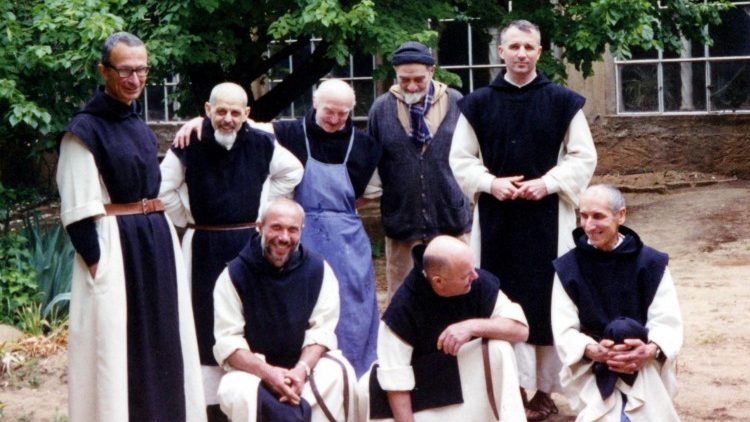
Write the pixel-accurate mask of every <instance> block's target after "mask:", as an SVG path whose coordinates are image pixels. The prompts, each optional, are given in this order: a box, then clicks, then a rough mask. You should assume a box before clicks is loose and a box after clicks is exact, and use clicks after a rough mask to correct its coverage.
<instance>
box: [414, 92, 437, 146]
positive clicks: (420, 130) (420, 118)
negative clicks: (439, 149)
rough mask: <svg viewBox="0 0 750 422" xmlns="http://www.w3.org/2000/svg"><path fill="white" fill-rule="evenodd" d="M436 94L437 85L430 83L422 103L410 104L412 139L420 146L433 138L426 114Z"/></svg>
mask: <svg viewBox="0 0 750 422" xmlns="http://www.w3.org/2000/svg"><path fill="white" fill-rule="evenodd" d="M434 94H435V86H434V85H433V84H432V83H430V87H429V88H428V89H427V95H425V97H424V102H423V103H422V104H419V103H417V104H409V118H410V120H411V139H412V140H413V141H414V142H415V143H416V144H417V145H419V146H425V145H427V144H429V143H430V141H431V140H432V134H431V133H430V128H429V127H427V120H426V119H425V115H426V114H427V112H428V111H429V110H430V107H431V106H432V97H433V95H434Z"/></svg>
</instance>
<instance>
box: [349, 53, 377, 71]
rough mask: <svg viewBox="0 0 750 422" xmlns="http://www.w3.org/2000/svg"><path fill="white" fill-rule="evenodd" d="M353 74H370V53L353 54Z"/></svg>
mask: <svg viewBox="0 0 750 422" xmlns="http://www.w3.org/2000/svg"><path fill="white" fill-rule="evenodd" d="M351 57H352V58H353V62H354V76H372V66H373V65H372V55H370V54H354V55H353V56H351Z"/></svg>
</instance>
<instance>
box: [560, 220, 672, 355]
mask: <svg viewBox="0 0 750 422" xmlns="http://www.w3.org/2000/svg"><path fill="white" fill-rule="evenodd" d="M620 233H622V234H623V235H625V239H623V241H622V243H621V244H620V245H619V246H618V247H617V248H615V249H614V250H612V251H610V252H605V251H601V250H599V249H596V248H594V247H593V246H591V245H589V244H588V241H587V240H588V238H587V237H586V235H585V233H584V232H583V230H582V229H581V228H577V229H575V230H574V231H573V239H574V240H575V242H576V248H575V249H573V250H571V251H570V252H568V253H566V254H565V255H563V256H561V257H560V258H558V259H556V260H555V261H554V266H555V270H556V271H557V274H558V276H559V277H560V281H561V283H562V286H563V288H565V292H566V293H567V294H568V296H569V297H570V299H571V300H572V301H573V303H575V304H576V306H577V307H578V315H579V318H580V321H581V332H583V333H585V334H587V335H589V336H591V337H592V338H594V339H596V340H597V341H598V340H601V339H602V334H603V332H604V328H605V327H606V326H607V325H608V324H609V323H610V322H611V321H612V320H614V319H616V318H619V317H628V318H631V319H633V320H635V321H638V322H639V323H641V324H642V325H646V322H647V316H648V308H649V306H651V302H652V301H653V300H654V296H655V295H656V290H657V289H658V288H659V283H660V282H661V279H662V277H663V276H664V271H665V269H666V267H667V263H668V261H669V257H668V256H667V254H665V253H662V252H659V251H657V250H655V249H652V248H650V247H648V246H644V245H643V243H642V242H641V239H640V238H639V237H638V235H637V234H636V233H635V232H634V231H632V230H630V229H629V228H627V227H625V226H620Z"/></svg>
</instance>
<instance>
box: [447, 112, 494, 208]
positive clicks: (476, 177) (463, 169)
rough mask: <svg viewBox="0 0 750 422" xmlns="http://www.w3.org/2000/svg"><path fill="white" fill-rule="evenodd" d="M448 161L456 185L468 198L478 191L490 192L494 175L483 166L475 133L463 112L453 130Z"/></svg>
mask: <svg viewBox="0 0 750 422" xmlns="http://www.w3.org/2000/svg"><path fill="white" fill-rule="evenodd" d="M449 163H450V166H451V170H453V175H454V176H455V178H456V181H457V182H458V185H459V186H460V187H461V190H462V191H463V192H464V195H466V196H467V197H468V198H473V197H474V194H476V193H479V192H487V193H489V192H490V189H491V187H492V181H493V180H494V179H495V176H494V175H492V174H491V173H490V171H489V170H488V169H487V167H485V165H484V163H483V161H482V153H481V151H480V149H479V140H478V139H477V134H476V132H474V128H473V127H471V124H470V123H469V121H468V120H467V119H466V117H464V115H463V114H461V115H460V116H459V118H458V122H457V123H456V130H455V131H454V132H453V139H452V141H451V151H450V158H449Z"/></svg>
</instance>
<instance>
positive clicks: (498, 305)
mask: <svg viewBox="0 0 750 422" xmlns="http://www.w3.org/2000/svg"><path fill="white" fill-rule="evenodd" d="M491 317H493V318H494V317H501V318H508V319H512V320H514V321H518V322H520V323H521V324H523V325H525V326H527V327H528V326H529V323H528V322H527V321H526V314H524V313H523V309H522V308H521V305H519V304H517V303H515V302H512V301H511V300H510V299H508V296H506V295H505V293H503V292H502V290H501V291H498V292H497V300H496V301H495V308H494V309H493V310H492V316H491Z"/></svg>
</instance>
